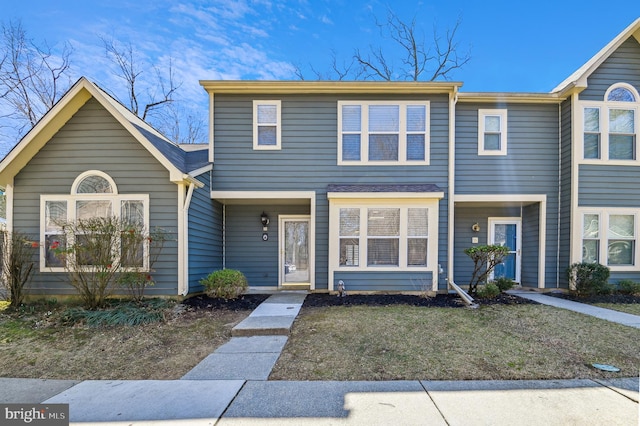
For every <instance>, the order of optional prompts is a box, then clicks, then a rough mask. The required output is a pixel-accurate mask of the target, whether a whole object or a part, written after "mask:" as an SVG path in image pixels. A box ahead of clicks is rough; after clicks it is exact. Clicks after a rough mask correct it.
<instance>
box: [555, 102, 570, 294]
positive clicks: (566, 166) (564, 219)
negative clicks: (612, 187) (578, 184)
mask: <svg viewBox="0 0 640 426" xmlns="http://www.w3.org/2000/svg"><path fill="white" fill-rule="evenodd" d="M571 112H572V104H571V101H570V100H567V101H565V102H563V103H562V106H561V115H560V120H561V122H560V125H561V138H562V139H561V141H560V147H561V156H560V170H561V175H560V224H559V228H558V229H559V232H560V235H559V238H558V236H556V238H557V239H559V241H560V250H559V253H558V261H557V263H556V267H557V269H558V278H559V285H560V287H563V288H568V286H569V282H568V280H567V278H566V274H565V271H566V269H567V268H568V267H569V264H570V253H571V193H572V188H571V173H572V167H573V165H572V162H571V155H572V152H573V147H572V144H571V138H572V135H571V129H572V122H571Z"/></svg>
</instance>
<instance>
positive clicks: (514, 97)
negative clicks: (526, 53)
mask: <svg viewBox="0 0 640 426" xmlns="http://www.w3.org/2000/svg"><path fill="white" fill-rule="evenodd" d="M564 100H565V97H563V96H560V95H559V94H557V93H511V92H486V93H485V92H468V93H465V92H460V93H459V94H458V102H467V103H470V102H484V103H497V104H559V103H561V102H562V101H564Z"/></svg>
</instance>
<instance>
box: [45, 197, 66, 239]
mask: <svg viewBox="0 0 640 426" xmlns="http://www.w3.org/2000/svg"><path fill="white" fill-rule="evenodd" d="M66 220H67V202H66V201H47V202H45V204H44V232H57V231H62V226H60V224H61V223H64V222H66Z"/></svg>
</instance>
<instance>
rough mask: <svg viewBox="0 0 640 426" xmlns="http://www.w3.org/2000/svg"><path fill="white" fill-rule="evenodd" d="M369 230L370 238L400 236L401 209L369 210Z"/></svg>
mask: <svg viewBox="0 0 640 426" xmlns="http://www.w3.org/2000/svg"><path fill="white" fill-rule="evenodd" d="M367 229H368V231H367V234H368V235H369V236H370V237H374V236H375V237H386V236H389V237H395V236H398V235H400V209H368V211H367Z"/></svg>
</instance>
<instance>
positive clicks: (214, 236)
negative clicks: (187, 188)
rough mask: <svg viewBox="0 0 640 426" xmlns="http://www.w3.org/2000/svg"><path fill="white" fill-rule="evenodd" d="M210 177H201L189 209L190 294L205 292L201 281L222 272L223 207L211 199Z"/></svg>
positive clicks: (207, 175)
mask: <svg viewBox="0 0 640 426" xmlns="http://www.w3.org/2000/svg"><path fill="white" fill-rule="evenodd" d="M209 177H210V173H205V174H203V175H201V176H199V177H198V180H199V181H200V182H202V183H204V187H203V188H200V189H195V190H194V192H193V197H192V198H191V204H190V206H189V293H194V292H198V291H202V290H203V287H202V285H201V284H200V282H199V281H200V280H201V279H202V278H204V277H206V276H207V275H208V274H209V273H211V272H213V271H216V270H219V269H222V206H221V205H220V203H218V202H216V201H213V200H212V199H211V195H210V194H211V188H210V185H209Z"/></svg>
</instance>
